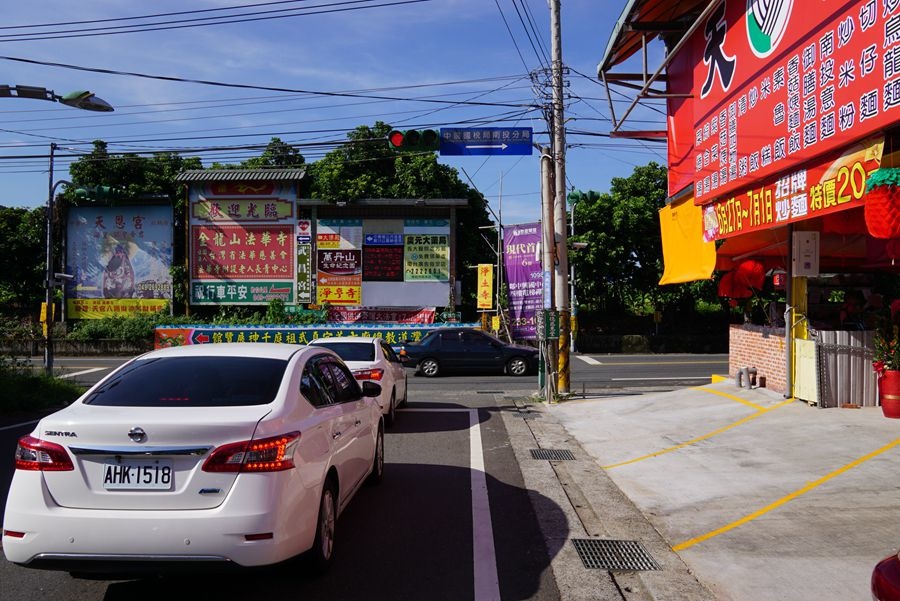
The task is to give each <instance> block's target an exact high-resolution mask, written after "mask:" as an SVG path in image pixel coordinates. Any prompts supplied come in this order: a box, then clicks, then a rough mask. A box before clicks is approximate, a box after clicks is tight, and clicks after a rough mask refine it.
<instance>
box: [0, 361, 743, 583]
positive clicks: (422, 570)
mask: <svg viewBox="0 0 900 601" xmlns="http://www.w3.org/2000/svg"><path fill="white" fill-rule="evenodd" d="M586 359H587V360H586ZM124 360H125V358H94V357H81V358H77V357H59V358H57V368H58V370H59V371H60V372H61V375H62V376H63V377H67V378H70V379H72V380H74V381H76V382H79V383H81V384H84V385H89V384H91V383H93V382H95V381H97V380H98V379H100V378H101V377H103V376H104V375H105V374H107V373H109V370H110V369H112V368H114V367H115V366H116V365H118V364H120V363H121V362H123V361H124ZM726 370H727V356H723V355H714V356H711V355H703V356H689V355H657V356H621V355H617V356H594V357H584V356H577V357H574V358H573V363H572V390H573V391H579V392H580V390H581V389H582V387H583V388H584V389H585V390H586V391H588V392H590V391H594V392H595V393H596V391H598V390H599V391H602V392H603V393H604V394H610V395H616V394H625V393H626V392H627V393H630V394H634V393H635V392H640V390H642V389H644V388H648V389H649V388H653V389H656V390H659V389H665V388H669V389H673V388H680V387H684V386H691V385H696V384H701V383H705V382H708V381H709V376H710V374H712V373H723V372H725V371H726ZM409 382H410V403H409V408H408V410H407V411H404V412H403V413H401V414H400V415H399V416H398V420H397V424H396V425H395V426H394V428H392V429H390V430H389V431H388V432H387V436H386V440H385V447H386V464H387V465H386V475H385V481H384V482H383V484H382V485H381V486H378V487H371V488H366V489H363V490H362V491H361V492H360V493H359V494H358V496H357V497H356V498H355V499H354V500H353V502H352V503H351V504H350V506H349V507H348V508H347V510H346V512H345V513H344V514H343V515H342V517H341V519H340V520H339V522H338V534H337V541H336V545H337V556H336V563H335V565H334V567H333V569H332V571H331V572H329V573H328V574H327V575H325V576H323V577H319V578H314V577H312V576H311V575H310V574H309V573H308V572H306V571H304V570H303V569H302V566H301V567H300V568H297V567H296V566H292V567H291V568H289V569H279V570H264V571H254V572H251V573H249V574H242V575H238V576H228V575H203V574H197V575H193V576H191V577H187V578H185V577H179V578H174V577H165V578H157V579H151V580H125V581H106V580H98V581H86V580H75V579H72V578H70V577H69V576H68V575H67V574H65V573H59V572H41V571H35V570H29V569H26V568H21V567H18V566H15V565H13V564H10V563H8V562H5V561H0V599H3V600H5V599H10V600H12V599H16V600H21V601H28V600H32V599H34V600H38V599H40V600H44V599H47V598H54V599H56V600H58V601H68V600H73V601H74V600H77V601H91V600H95V599H96V600H100V599H102V600H105V601H114V600H117V599H122V600H126V599H127V600H128V601H139V600H141V599H159V598H163V597H174V598H199V599H205V598H217V599H223V600H228V599H234V600H238V599H248V598H264V597H268V596H288V595H289V596H290V597H291V598H295V597H297V598H317V599H342V600H344V599H373V600H379V599H385V600H387V599H390V600H391V601H395V600H396V599H398V598H399V599H429V600H431V599H452V600H466V599H473V600H475V601H486V600H488V599H491V600H493V599H500V598H502V599H535V600H539V601H545V600H546V601H553V600H557V599H559V598H560V593H559V590H558V589H557V584H556V582H555V581H554V579H553V576H552V573H551V571H550V569H549V565H550V561H551V559H552V557H553V556H554V555H555V554H556V553H557V552H558V551H559V550H558V549H555V548H553V547H552V545H551V546H550V548H549V549H548V548H547V547H546V546H545V544H544V542H543V538H542V535H541V531H540V528H539V525H538V522H537V518H536V516H535V514H534V511H533V509H532V507H533V505H532V504H537V505H538V506H539V507H541V512H542V515H543V516H544V519H547V516H548V515H549V516H550V518H552V516H553V515H555V514H558V515H559V519H558V520H552V519H551V521H556V522H561V523H564V522H565V520H564V518H563V513H562V509H561V508H560V507H559V506H558V505H556V504H555V502H554V501H552V500H551V499H548V498H544V497H541V495H539V494H537V493H535V492H534V491H531V492H529V491H527V490H526V489H525V486H524V483H523V477H522V472H521V470H520V467H519V464H518V463H517V461H516V457H515V454H514V452H513V450H512V448H511V446H510V440H509V436H508V433H507V431H506V428H505V426H504V421H503V419H502V416H501V415H500V413H501V412H502V411H514V410H515V408H514V407H513V406H512V403H511V402H509V401H508V400H507V399H505V397H504V395H510V396H522V395H525V396H527V395H528V394H529V393H536V392H537V378H536V377H535V376H529V377H523V378H513V377H510V376H502V375H496V376H474V377H473V376H451V377H442V378H435V379H429V378H423V377H412V375H411V377H410V379H409ZM473 411H474V413H473ZM473 415H474V416H475V417H474V418H473V417H472V416H473ZM473 423H474V424H476V425H474V426H473ZM32 428H33V424H27V423H26V424H22V425H11V424H5V425H4V424H3V423H0V457H11V456H12V454H13V450H14V448H15V441H16V440H17V438H18V437H19V436H21V435H23V434H25V433H27V432H28V431H30V430H31V429H32ZM478 438H480V439H481V444H480V445H478V444H476V442H473V441H477V439H478ZM478 461H483V464H484V474H485V479H486V487H487V495H486V498H484V497H483V496H479V494H478V493H477V487H476V486H474V485H473V484H474V482H473V474H474V473H476V470H472V469H470V466H472V465H474V464H476V462H478ZM10 468H11V462H4V461H0V502H2V503H3V504H5V497H6V491H7V489H8V486H9V481H10V479H11V477H12V470H11V469H10ZM482 502H484V503H487V504H489V507H490V511H489V512H485V511H483V510H479V509H478V507H479V503H482ZM487 533H492V536H488V537H487V538H485V537H486V535H487ZM563 538H564V537H563ZM476 540H478V541H480V543H483V542H484V541H485V540H491V541H492V542H493V545H492V546H493V549H492V551H491V552H490V553H487V554H486V551H485V547H484V545H483V544H476ZM493 565H496V575H495V577H494V576H493V575H492V573H490V570H489V573H488V574H487V575H486V574H485V573H484V567H485V566H493ZM494 582H495V583H496V584H492V583H494Z"/></svg>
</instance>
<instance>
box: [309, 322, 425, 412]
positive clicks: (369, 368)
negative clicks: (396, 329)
mask: <svg viewBox="0 0 900 601" xmlns="http://www.w3.org/2000/svg"><path fill="white" fill-rule="evenodd" d="M310 345H315V346H320V347H321V346H324V347H325V348H329V349H331V350H333V351H334V352H335V353H337V354H338V355H339V356H340V358H341V359H343V360H344V362H345V363H346V364H347V367H349V368H350V371H352V372H353V375H354V376H355V377H356V379H357V380H360V381H371V382H376V383H378V384H380V385H381V394H380V395H379V396H378V404H379V405H380V406H381V412H382V413H383V414H384V419H385V422H386V423H387V425H388V426H391V425H393V424H394V416H395V415H396V409H397V407H399V406H401V405H405V404H406V401H407V390H406V368H405V367H404V366H403V363H402V362H401V361H400V357H398V356H397V353H395V352H394V349H392V348H391V347H390V345H389V344H388V343H386V342H385V341H384V340H382V339H381V338H363V337H358V336H336V337H333V338H318V339H316V340H313V341H312V342H310Z"/></svg>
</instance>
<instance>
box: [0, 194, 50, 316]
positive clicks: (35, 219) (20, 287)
mask: <svg viewBox="0 0 900 601" xmlns="http://www.w3.org/2000/svg"><path fill="white" fill-rule="evenodd" d="M44 215H45V209H44V207H38V208H36V209H23V208H9V207H0V307H3V309H2V311H0V313H3V314H6V315H10V316H18V317H23V316H26V315H35V316H36V315H37V312H38V311H39V310H40V303H41V301H42V300H43V297H44V264H43V257H44V244H45V236H46V233H45V232H46V229H45V225H44Z"/></svg>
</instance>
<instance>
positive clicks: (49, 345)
mask: <svg viewBox="0 0 900 601" xmlns="http://www.w3.org/2000/svg"><path fill="white" fill-rule="evenodd" d="M55 152H56V143H55V142H51V143H50V183H49V185H48V186H47V215H46V219H45V220H44V223H45V224H46V226H47V241H46V242H47V244H46V253H47V255H46V259H47V263H46V265H45V269H44V303H45V305H46V309H45V310H46V313H45V314H44V315H45V321H44V326H45V327H46V328H47V331H46V334H45V335H44V371H45V372H46V373H47V375H48V376H52V375H53V211H54V209H53V196H54V195H55V194H56V185H55V184H54V183H53V155H54V153H55Z"/></svg>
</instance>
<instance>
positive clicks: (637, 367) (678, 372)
mask: <svg viewBox="0 0 900 601" xmlns="http://www.w3.org/2000/svg"><path fill="white" fill-rule="evenodd" d="M127 359H128V358H127V357H57V358H56V359H55V364H54V367H55V373H57V374H58V375H60V376H61V377H64V378H67V379H70V380H72V381H74V382H77V383H79V384H82V385H84V386H89V385H91V384H94V383H95V382H97V381H98V380H99V379H100V378H102V377H104V376H105V375H106V374H108V373H109V371H110V370H111V369H113V368H114V367H116V366H118V365H120V364H122V363H123V362H125V361H126V360H127ZM33 362H34V363H35V365H39V364H40V358H35V359H33ZM570 365H571V376H570V390H571V391H572V393H575V394H581V393H582V392H585V393H591V392H600V393H601V394H602V393H607V394H614V393H615V392H616V391H617V390H621V391H628V393H629V394H634V392H635V391H636V390H637V391H640V390H648V389H649V390H654V391H658V390H663V389H668V390H674V389H676V388H682V387H685V386H697V385H700V384H704V383H708V382H709V376H710V374H714V373H718V374H725V373H728V355H725V354H720V355H687V354H679V355H582V354H577V353H576V354H574V355H572V358H571V361H570ZM409 371H410V382H414V386H415V387H417V388H418V389H420V390H422V391H426V392H431V391H442V390H445V389H446V388H447V386H448V383H452V384H451V386H453V387H456V386H457V383H459V382H464V383H465V390H467V391H470V392H474V393H477V394H485V393H488V394H489V393H492V392H507V391H515V392H517V393H518V392H525V393H528V392H529V391H532V392H535V393H536V392H537V391H538V380H537V376H536V375H530V376H525V377H521V378H511V377H508V376H503V375H499V374H498V375H483V374H479V375H453V376H444V377H439V378H434V379H429V378H424V377H416V378H413V375H412V370H409Z"/></svg>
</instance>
